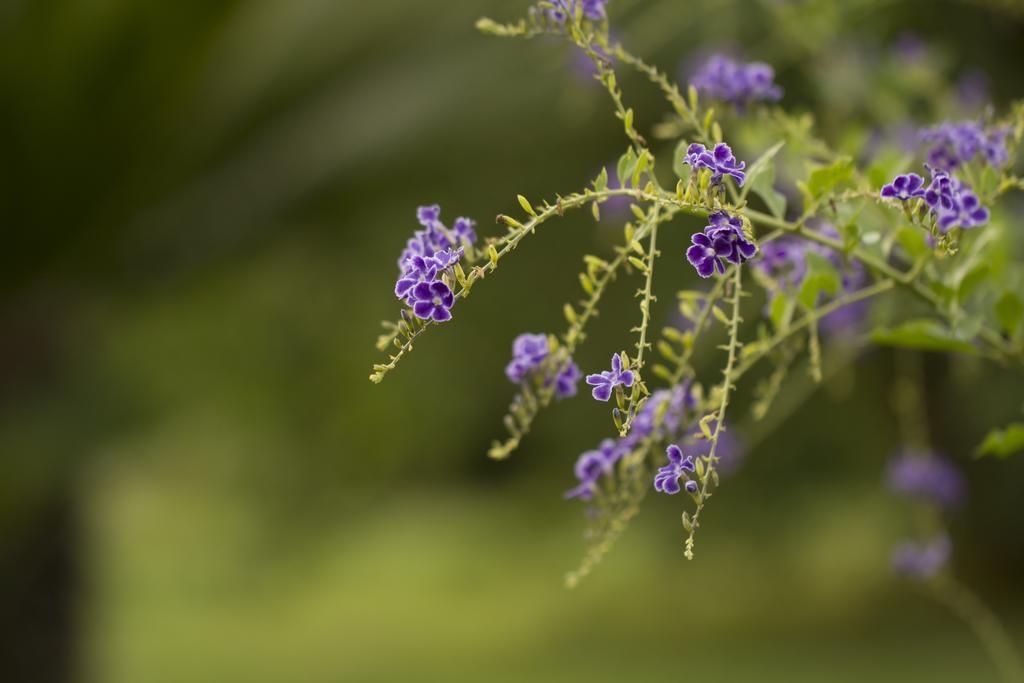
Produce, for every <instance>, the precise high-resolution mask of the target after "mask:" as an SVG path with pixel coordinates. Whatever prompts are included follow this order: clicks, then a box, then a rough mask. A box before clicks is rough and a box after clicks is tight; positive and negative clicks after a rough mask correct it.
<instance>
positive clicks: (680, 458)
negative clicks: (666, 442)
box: [654, 444, 697, 496]
mask: <svg viewBox="0 0 1024 683" xmlns="http://www.w3.org/2000/svg"><path fill="white" fill-rule="evenodd" d="M665 455H667V456H668V464H667V465H663V466H662V467H659V468H658V473H657V474H655V475H654V490H655V491H660V492H661V493H666V494H668V495H670V496H673V495H675V494H677V493H679V479H680V478H681V477H682V478H685V479H686V490H687V491H690V493H693V492H694V491H696V487H697V482H695V481H691V480H690V478H689V477H688V476H687V475H688V473H693V472H696V471H697V466H696V465H694V462H693V456H692V455H687V456H684V455H683V451H682V449H680V448H679V446H677V445H675V444H672V445H670V446H669V447H668V448H667V449H666V450H665ZM691 483H692V484H693V491H691V490H690V489H691V487H690V484H691Z"/></svg>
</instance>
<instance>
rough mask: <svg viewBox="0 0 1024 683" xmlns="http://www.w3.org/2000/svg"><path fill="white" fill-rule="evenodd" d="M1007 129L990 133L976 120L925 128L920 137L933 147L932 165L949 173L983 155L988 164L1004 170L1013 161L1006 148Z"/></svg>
mask: <svg viewBox="0 0 1024 683" xmlns="http://www.w3.org/2000/svg"><path fill="white" fill-rule="evenodd" d="M1009 133H1010V131H1009V130H1008V129H1006V128H1002V127H1000V128H990V129H988V130H986V129H985V128H984V127H983V126H982V125H981V124H980V123H978V122H976V121H961V122H959V123H952V122H946V123H941V124H939V125H937V126H932V127H931V128H924V129H922V130H921V131H920V133H919V135H920V138H921V142H923V143H924V144H925V145H929V146H930V148H929V149H928V152H927V158H928V163H929V164H931V165H932V166H934V167H936V168H941V169H944V170H947V171H952V170H953V169H955V168H957V167H958V166H961V165H962V164H966V163H969V162H970V161H972V160H973V159H974V158H975V157H978V156H981V157H982V158H983V159H984V161H985V163H987V164H989V165H991V166H993V167H995V168H1000V167H1002V166H1005V165H1006V163H1007V161H1009V159H1010V155H1009V152H1008V151H1007V149H1006V136H1007V135H1009Z"/></svg>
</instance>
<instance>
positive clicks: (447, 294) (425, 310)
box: [411, 280, 455, 323]
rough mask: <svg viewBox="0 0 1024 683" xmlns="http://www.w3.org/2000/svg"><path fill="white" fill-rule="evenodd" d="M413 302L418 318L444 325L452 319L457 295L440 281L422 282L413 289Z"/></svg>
mask: <svg viewBox="0 0 1024 683" xmlns="http://www.w3.org/2000/svg"><path fill="white" fill-rule="evenodd" d="M411 302H412V312H413V313H415V314H416V317H417V318H420V319H422V320H428V319H429V320H433V321H434V322H439V323H443V322H445V321H446V320H451V319H452V312H451V309H452V306H453V305H454V304H455V295H454V294H452V290H451V289H449V288H448V285H446V284H445V283H443V282H441V281H440V280H435V281H434V282H421V283H419V284H418V285H416V286H415V287H413V288H412V297H411Z"/></svg>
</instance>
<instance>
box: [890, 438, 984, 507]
mask: <svg viewBox="0 0 1024 683" xmlns="http://www.w3.org/2000/svg"><path fill="white" fill-rule="evenodd" d="M886 481H887V483H888V485H889V489H890V490H891V491H892V492H893V493H896V494H899V495H901V496H907V497H911V498H918V499H923V500H927V501H928V502H930V503H933V504H935V505H938V506H940V507H952V506H953V505H955V504H957V503H958V502H960V501H961V500H962V499H963V497H964V492H965V488H966V487H965V484H964V478H963V475H961V474H960V471H959V470H958V469H957V468H956V467H955V466H954V465H953V463H951V462H950V461H949V460H947V459H946V458H944V457H942V456H940V455H937V454H933V453H928V452H920V451H907V452H905V453H903V454H901V455H900V456H899V457H897V458H896V459H894V460H893V461H892V462H891V463H889V470H888V473H887V475H886Z"/></svg>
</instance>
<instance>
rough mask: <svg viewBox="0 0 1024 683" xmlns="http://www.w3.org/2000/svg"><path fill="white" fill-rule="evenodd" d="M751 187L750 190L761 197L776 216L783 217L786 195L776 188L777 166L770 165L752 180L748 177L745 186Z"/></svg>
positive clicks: (770, 211)
mask: <svg viewBox="0 0 1024 683" xmlns="http://www.w3.org/2000/svg"><path fill="white" fill-rule="evenodd" d="M748 187H749V188H750V191H751V192H753V193H754V194H756V195H757V196H758V197H760V198H761V199H762V200H763V201H764V203H765V205H766V206H767V207H768V211H769V213H771V214H772V215H773V216H775V217H776V218H782V217H783V216H785V214H786V195H784V194H782V193H781V192H779V191H777V190H776V189H775V166H768V167H767V168H766V169H764V170H763V171H761V172H760V173H758V174H757V177H756V178H754V179H753V180H751V179H750V178H747V180H746V182H744V183H743V188H744V189H746V188H748Z"/></svg>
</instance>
